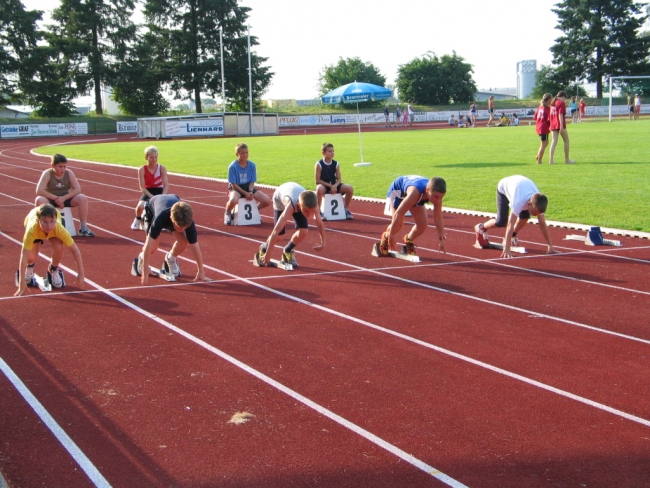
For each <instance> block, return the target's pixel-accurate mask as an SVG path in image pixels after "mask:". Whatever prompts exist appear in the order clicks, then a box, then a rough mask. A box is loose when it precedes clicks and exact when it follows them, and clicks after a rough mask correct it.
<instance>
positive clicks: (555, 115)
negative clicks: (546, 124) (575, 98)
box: [548, 90, 575, 164]
mask: <svg viewBox="0 0 650 488" xmlns="http://www.w3.org/2000/svg"><path fill="white" fill-rule="evenodd" d="M565 99H566V92H565V91H564V90H560V91H559V92H558V93H557V95H556V96H555V98H554V99H553V100H552V101H551V113H550V119H551V133H552V134H553V141H552V142H551V156H550V160H549V162H548V164H555V161H554V160H553V157H554V156H555V148H556V147H557V142H558V139H559V138H560V136H562V141H563V142H564V162H565V163H566V164H574V163H575V159H570V158H569V133H568V132H567V130H566V104H565V103H564V100H565Z"/></svg>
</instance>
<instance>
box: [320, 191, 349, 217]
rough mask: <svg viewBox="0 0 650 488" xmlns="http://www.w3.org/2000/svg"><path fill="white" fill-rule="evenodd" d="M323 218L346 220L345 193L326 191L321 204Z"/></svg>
mask: <svg viewBox="0 0 650 488" xmlns="http://www.w3.org/2000/svg"><path fill="white" fill-rule="evenodd" d="M320 211H321V213H322V214H323V220H345V206H344V205H343V195H341V194H340V193H335V194H334V195H332V194H331V193H326V194H325V195H323V200H322V202H321V205H320Z"/></svg>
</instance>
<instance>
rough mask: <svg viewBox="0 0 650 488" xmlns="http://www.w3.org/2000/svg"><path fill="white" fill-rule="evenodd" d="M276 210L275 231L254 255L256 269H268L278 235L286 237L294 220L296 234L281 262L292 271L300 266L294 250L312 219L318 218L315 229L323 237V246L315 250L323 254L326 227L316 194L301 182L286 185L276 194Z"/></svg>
mask: <svg viewBox="0 0 650 488" xmlns="http://www.w3.org/2000/svg"><path fill="white" fill-rule="evenodd" d="M273 210H274V213H275V226H274V227H273V232H271V235H270V236H269V238H268V239H267V241H266V242H265V243H264V244H262V245H261V246H260V249H259V251H258V252H257V253H256V254H255V258H254V259H255V261H254V262H253V264H255V265H256V266H269V264H270V263H271V250H272V249H273V246H275V243H276V241H277V240H278V237H279V236H282V235H284V234H285V229H284V227H285V225H286V224H287V221H288V220H289V218H290V217H291V218H293V220H294V222H295V223H296V229H297V230H296V232H294V234H293V235H292V236H291V240H290V241H289V244H287V245H286V246H285V248H284V251H283V252H282V260H281V261H280V263H281V264H282V265H283V267H284V265H290V266H291V268H289V267H288V266H287V267H285V269H293V268H297V267H298V263H297V262H296V257H295V255H294V248H295V247H296V246H297V245H298V244H300V243H301V242H302V241H303V240H304V239H305V237H307V233H308V232H309V219H311V218H312V217H313V218H314V219H316V227H317V228H318V233H319V234H320V244H316V245H314V249H315V250H316V251H322V250H323V248H324V247H325V226H324V225H323V220H322V219H321V217H320V212H319V211H318V199H317V197H316V193H314V192H313V191H306V190H305V189H304V188H303V187H302V186H300V185H299V184H298V183H284V184H282V185H280V186H279V187H278V189H277V190H275V193H274V194H273Z"/></svg>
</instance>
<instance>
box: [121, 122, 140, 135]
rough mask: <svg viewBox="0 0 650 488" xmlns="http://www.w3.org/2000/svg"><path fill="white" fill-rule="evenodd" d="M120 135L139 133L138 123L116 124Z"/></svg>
mask: <svg viewBox="0 0 650 488" xmlns="http://www.w3.org/2000/svg"><path fill="white" fill-rule="evenodd" d="M116 128H117V133H118V134H135V133H137V132H138V123H137V122H117V124H116Z"/></svg>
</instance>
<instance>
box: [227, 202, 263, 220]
mask: <svg viewBox="0 0 650 488" xmlns="http://www.w3.org/2000/svg"><path fill="white" fill-rule="evenodd" d="M232 223H233V225H259V224H261V223H262V218H261V217H260V211H259V210H258V209H257V203H256V201H255V200H254V199H253V200H246V199H245V198H240V199H239V201H238V202H237V205H236V206H235V216H234V218H233V220H232Z"/></svg>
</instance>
